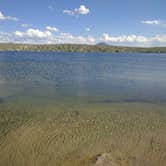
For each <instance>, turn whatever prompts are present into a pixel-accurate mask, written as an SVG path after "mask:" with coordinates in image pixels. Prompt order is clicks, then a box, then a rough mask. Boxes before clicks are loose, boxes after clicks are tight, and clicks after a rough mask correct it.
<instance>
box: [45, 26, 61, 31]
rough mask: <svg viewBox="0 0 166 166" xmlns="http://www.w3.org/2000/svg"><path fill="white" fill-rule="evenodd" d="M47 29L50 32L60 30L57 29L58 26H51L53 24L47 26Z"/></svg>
mask: <svg viewBox="0 0 166 166" xmlns="http://www.w3.org/2000/svg"><path fill="white" fill-rule="evenodd" d="M46 29H47V30H48V31H50V32H58V31H59V29H57V28H56V27H51V26H47V27H46Z"/></svg>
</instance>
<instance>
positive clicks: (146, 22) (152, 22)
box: [141, 20, 161, 25]
mask: <svg viewBox="0 0 166 166" xmlns="http://www.w3.org/2000/svg"><path fill="white" fill-rule="evenodd" d="M141 23H142V24H148V25H160V24H161V21H160V20H146V21H141Z"/></svg>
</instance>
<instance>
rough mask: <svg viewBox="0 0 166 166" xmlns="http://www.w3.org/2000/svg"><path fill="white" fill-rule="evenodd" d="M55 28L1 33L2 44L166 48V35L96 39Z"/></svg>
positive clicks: (102, 37) (109, 36)
mask: <svg viewBox="0 0 166 166" xmlns="http://www.w3.org/2000/svg"><path fill="white" fill-rule="evenodd" d="M52 28H53V29H52ZM54 28H55V27H50V26H47V27H46V28H45V29H44V30H41V29H33V28H29V29H27V30H26V31H15V32H11V33H5V32H0V42H13V43H32V44H60V43H70V44H96V43H99V42H107V43H110V44H114V45H124V46H125V45H126V46H166V35H161V34H160V35H154V36H143V35H135V34H131V35H121V36H112V35H110V34H108V33H104V34H103V35H102V36H101V37H94V36H81V35H73V34H71V33H66V32H62V31H58V32H57V31H56V29H54ZM52 30H53V31H52Z"/></svg>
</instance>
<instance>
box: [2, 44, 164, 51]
mask: <svg viewBox="0 0 166 166" xmlns="http://www.w3.org/2000/svg"><path fill="white" fill-rule="evenodd" d="M0 51H56V52H145V53H166V47H151V48H141V47H121V46H109V45H77V44H57V45H31V44H10V43H8V44H4V43H1V44H0Z"/></svg>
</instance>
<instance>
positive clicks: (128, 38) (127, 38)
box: [102, 33, 149, 43]
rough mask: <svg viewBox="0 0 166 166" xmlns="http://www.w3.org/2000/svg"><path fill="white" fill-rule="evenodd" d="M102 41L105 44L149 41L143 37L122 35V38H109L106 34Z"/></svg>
mask: <svg viewBox="0 0 166 166" xmlns="http://www.w3.org/2000/svg"><path fill="white" fill-rule="evenodd" d="M102 39H103V40H104V41H105V42H117V43H125V42H127V43H133V42H135V43H146V42H148V41H149V39H148V38H147V37H144V36H136V35H122V36H116V37H115V36H110V35H109V34H107V33H104V34H103V37H102Z"/></svg>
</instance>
